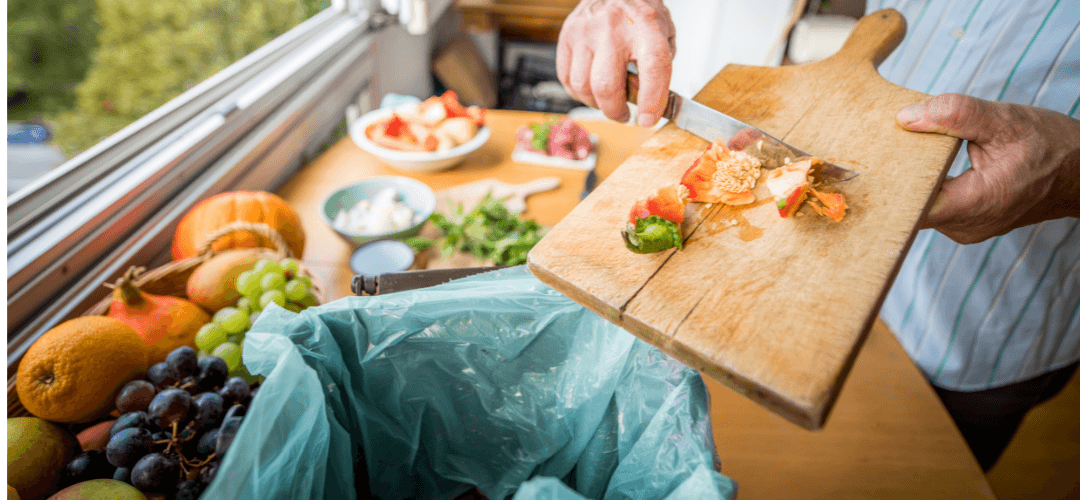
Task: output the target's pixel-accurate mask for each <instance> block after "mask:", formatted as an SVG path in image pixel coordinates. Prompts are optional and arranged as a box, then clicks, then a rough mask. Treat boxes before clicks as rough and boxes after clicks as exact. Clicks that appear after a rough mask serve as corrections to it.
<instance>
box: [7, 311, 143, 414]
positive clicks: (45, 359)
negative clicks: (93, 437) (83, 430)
mask: <svg viewBox="0 0 1080 500" xmlns="http://www.w3.org/2000/svg"><path fill="white" fill-rule="evenodd" d="M148 356H149V354H148V347H147V346H146V343H145V342H143V339H142V338H141V337H139V334H137V333H135V330H134V329H132V328H131V327H130V326H128V325H127V324H125V323H124V322H123V321H120V320H118V319H114V318H109V317H105V316H84V317H81V318H75V319H72V320H68V321H65V322H63V323H61V324H59V325H57V326H55V327H53V329H51V330H49V331H47V332H45V334H44V335H42V336H41V338H39V339H38V340H37V341H36V342H34V344H33V345H31V346H30V349H28V350H27V351H26V355H25V356H23V359H22V361H21V362H20V363H19V371H18V374H17V375H16V377H17V378H16V385H15V389H16V391H18V395H19V401H21V402H22V404H23V407H25V408H26V410H27V411H29V412H30V413H32V414H33V415H34V416H36V417H39V418H43V419H45V420H51V421H53V422H89V421H91V420H94V419H95V418H97V417H99V416H102V415H103V414H105V413H106V412H108V411H109V410H110V409H112V407H113V406H114V403H115V401H116V394H117V393H118V392H120V389H121V388H123V387H124V384H126V383H128V382H130V381H132V380H135V379H137V378H141V377H142V376H143V375H144V374H146V368H147V361H148Z"/></svg>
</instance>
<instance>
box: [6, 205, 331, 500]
mask: <svg viewBox="0 0 1080 500" xmlns="http://www.w3.org/2000/svg"><path fill="white" fill-rule="evenodd" d="M241 195H243V196H249V195H261V196H262V197H263V198H269V199H270V201H273V200H277V201H278V202H279V203H278V204H279V205H281V206H280V207H278V210H279V211H288V212H290V213H291V207H288V206H287V204H285V203H284V201H282V200H279V199H277V198H274V197H273V196H272V195H270V194H269V193H223V194H222V195H219V196H217V197H214V199H217V198H220V199H222V200H224V201H223V203H225V204H226V205H229V206H232V205H236V206H235V207H233V208H235V210H232V209H230V210H226V209H225V208H214V209H209V208H208V209H205V210H202V211H201V212H198V213H199V214H201V215H199V217H198V220H197V221H196V222H197V223H192V224H188V225H186V226H184V227H185V229H184V230H183V231H181V230H179V229H178V231H177V235H176V237H175V238H174V243H176V242H183V243H184V244H185V245H187V246H190V247H192V248H202V247H206V245H204V243H206V240H207V239H208V238H210V239H213V241H212V243H213V244H214V248H215V252H214V253H212V254H210V255H206V256H205V258H201V260H200V261H199V262H198V266H197V267H195V268H194V269H193V270H192V269H191V267H190V266H188V267H184V266H179V267H176V268H175V269H182V270H183V271H182V272H190V275H187V276H184V275H182V274H175V273H179V272H181V271H175V270H166V271H162V273H161V274H157V275H153V277H150V276H151V275H150V274H147V275H142V274H140V270H139V269H136V268H132V269H130V270H129V271H128V272H127V273H125V274H124V276H122V277H121V278H120V279H118V280H117V281H116V283H115V285H114V286H113V293H112V297H111V298H110V299H109V300H108V301H107V302H103V303H102V304H100V305H99V306H98V307H100V309H97V308H95V309H97V310H96V311H95V312H92V313H89V314H87V315H86V316H81V317H77V318H73V319H70V320H67V321H64V322H63V323H60V324H59V325H57V326H56V327H54V328H52V329H50V330H49V331H47V332H45V333H44V334H43V335H42V336H41V337H39V338H38V339H37V340H36V341H35V342H34V343H33V344H32V345H31V346H30V348H29V349H28V350H27V352H26V354H25V355H24V356H23V357H22V359H21V360H20V361H19V366H18V371H17V374H16V381H15V382H16V383H15V390H16V392H17V394H18V402H19V403H20V404H21V406H22V408H23V409H25V410H26V411H27V412H28V413H30V414H31V415H33V417H16V418H9V419H8V486H9V488H8V491H9V495H13V496H12V498H22V499H45V498H50V499H57V500H59V499H68V498H110V499H113V498H115V499H126V498H131V499H143V500H145V499H146V498H147V497H150V498H168V499H173V498H176V499H183V498H197V497H198V496H199V494H200V493H201V492H202V490H203V489H205V488H206V486H207V485H208V484H210V482H211V481H212V480H213V478H214V476H215V474H216V472H217V467H218V466H219V464H220V463H221V457H222V456H223V455H224V453H225V452H226V450H227V449H228V448H229V445H230V444H231V443H232V440H233V438H234V437H235V435H236V433H237V432H238V430H239V428H240V423H241V422H242V421H243V416H244V414H245V412H246V411H247V408H249V407H250V405H251V402H252V401H253V399H254V396H255V393H256V392H257V390H258V386H259V383H260V380H261V379H259V378H256V377H253V376H251V374H250V373H248V371H247V370H246V369H245V367H244V365H243V363H242V348H241V346H242V344H243V341H244V336H245V334H246V333H247V331H248V330H249V329H250V328H251V325H252V323H254V322H255V320H256V318H257V317H258V315H259V313H260V312H262V311H263V310H264V309H265V308H267V307H270V304H271V303H273V304H276V305H278V306H281V307H283V308H285V309H287V310H290V311H294V312H299V311H301V310H303V309H305V308H307V307H311V306H315V305H317V304H318V300H317V298H316V293H315V290H314V288H313V282H312V276H310V275H308V274H306V273H305V272H304V268H303V266H302V265H301V264H300V262H299V261H298V260H296V259H293V258H284V257H283V254H284V255H287V254H288V251H291V252H293V254H294V255H299V253H298V252H299V251H300V250H302V248H303V229H302V228H301V227H300V226H299V219H298V217H292V218H291V219H290V218H286V219H289V220H292V219H295V221H294V222H295V224H291V223H290V224H291V225H290V224H286V223H284V222H282V223H281V224H277V223H274V221H275V220H277V218H280V217H277V218H274V217H276V216H274V217H271V219H272V220H270V221H263V220H262V219H260V218H259V217H261V215H259V214H262V213H263V212H265V211H266V210H263V209H261V208H259V207H262V206H263V205H265V203H263V202H259V204H256V205H251V206H248V205H250V204H241V203H239V201H237V200H235V199H234V198H236V197H237V196H241ZM260 199H261V198H260ZM230 200H232V201H230ZM263 201H266V200H263ZM252 203H254V202H252ZM200 206H201V205H200ZM263 208H265V207H263ZM193 212H196V211H193ZM293 215H295V214H293ZM268 217H269V216H268ZM188 218H195V217H194V215H192V214H189V217H188ZM219 219H220V220H219ZM233 222H235V223H236V224H234V223H233ZM237 224H239V225H237ZM225 226H229V227H225ZM233 226H236V227H233ZM228 230H231V231H232V232H229V231H228ZM237 231H238V232H237ZM275 231H276V233H277V234H275ZM208 232H209V233H213V234H216V236H213V235H211V234H209V233H208ZM223 235H228V236H223ZM278 240H284V242H285V243H282V242H281V241H278ZM266 241H269V242H271V243H274V242H275V241H277V243H274V244H273V248H277V249H278V250H279V251H278V252H274V251H273V250H269V249H267V248H261V247H260V245H263V244H264V243H265V242H266ZM219 244H220V245H219ZM294 245H295V246H296V247H298V248H299V250H298V249H297V248H294ZM218 247H221V248H218ZM252 247H255V248H252ZM286 247H288V250H286ZM185 248H186V247H185ZM184 258H186V257H184ZM188 270H190V271H188ZM178 276H184V277H185V278H186V280H185V281H180V280H179V279H176V278H177V277H178ZM144 286H145V287H146V288H147V289H142V287H144ZM148 290H154V291H155V292H157V293H163V294H162V295H158V294H156V293H150V292H149V291H148ZM74 432H78V435H77V436H76V435H75V434H74ZM50 495H51V496H50ZM95 495H96V496H95Z"/></svg>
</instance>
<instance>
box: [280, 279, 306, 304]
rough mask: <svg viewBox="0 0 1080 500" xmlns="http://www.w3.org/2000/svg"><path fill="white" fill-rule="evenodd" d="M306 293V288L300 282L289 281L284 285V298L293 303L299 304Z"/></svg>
mask: <svg viewBox="0 0 1080 500" xmlns="http://www.w3.org/2000/svg"><path fill="white" fill-rule="evenodd" d="M307 293H308V286H307V285H305V284H304V283H303V282H302V281H298V280H290V281H289V282H288V283H285V298H286V299H289V300H291V301H293V302H300V301H301V300H302V299H303V298H304V297H305V296H307Z"/></svg>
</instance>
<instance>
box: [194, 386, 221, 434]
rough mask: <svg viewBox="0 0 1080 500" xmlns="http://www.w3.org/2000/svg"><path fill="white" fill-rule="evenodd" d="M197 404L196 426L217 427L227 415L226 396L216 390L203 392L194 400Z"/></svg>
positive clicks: (201, 427) (202, 427) (199, 427)
mask: <svg viewBox="0 0 1080 500" xmlns="http://www.w3.org/2000/svg"><path fill="white" fill-rule="evenodd" d="M192 402H193V403H194V404H195V417H194V418H193V422H195V428H197V429H206V428H209V427H217V426H218V424H220V423H221V417H223V416H224V415H225V398H222V397H221V395H220V394H218V393H216V392H204V393H201V394H199V395H197V396H195V398H194V399H193V400H192Z"/></svg>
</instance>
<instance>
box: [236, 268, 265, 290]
mask: <svg viewBox="0 0 1080 500" xmlns="http://www.w3.org/2000/svg"><path fill="white" fill-rule="evenodd" d="M261 279H262V275H261V274H259V273H256V272H255V271H253V270H251V271H244V272H242V273H240V276H237V278H236V291H238V292H240V294H241V295H244V296H251V295H258V294H259V292H261V291H262V290H260V289H259V280H261Z"/></svg>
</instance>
